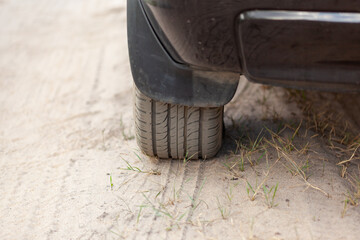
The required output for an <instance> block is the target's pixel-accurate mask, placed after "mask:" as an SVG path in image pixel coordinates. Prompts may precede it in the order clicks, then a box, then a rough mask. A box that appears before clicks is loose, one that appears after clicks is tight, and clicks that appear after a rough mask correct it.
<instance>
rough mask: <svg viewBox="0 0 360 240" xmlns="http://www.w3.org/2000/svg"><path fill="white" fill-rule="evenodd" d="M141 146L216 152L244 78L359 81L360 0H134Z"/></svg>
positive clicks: (323, 86) (312, 83) (200, 154)
mask: <svg viewBox="0 0 360 240" xmlns="http://www.w3.org/2000/svg"><path fill="white" fill-rule="evenodd" d="M127 8H128V9H127V14H128V46H129V55H130V63H131V68H132V74H133V78H134V82H135V86H136V87H135V125H136V137H137V142H138V144H139V146H140V148H141V150H142V151H143V152H144V153H146V154H148V155H150V156H157V157H159V158H185V157H187V158H193V159H197V158H209V157H212V156H214V155H215V154H216V153H217V152H218V151H219V149H220V147H221V143H222V133H223V106H224V105H225V104H226V103H228V102H229V101H230V100H231V98H232V97H233V95H234V93H235V91H236V88H237V85H238V81H239V77H240V75H241V74H243V75H245V76H246V77H247V79H248V80H250V81H253V82H258V83H263V84H271V85H280V86H286V87H294V88H300V89H304V88H306V89H315V90H331V91H333V90H336V91H359V90H360V1H357V0H355V1H354V0H341V1H338V0H301V1H299V0H128V1H127Z"/></svg>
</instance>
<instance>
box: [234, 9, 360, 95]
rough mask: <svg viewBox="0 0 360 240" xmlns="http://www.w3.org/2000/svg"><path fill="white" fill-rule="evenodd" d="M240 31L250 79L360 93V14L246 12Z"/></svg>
mask: <svg viewBox="0 0 360 240" xmlns="http://www.w3.org/2000/svg"><path fill="white" fill-rule="evenodd" d="M237 30H238V39H239V46H241V47H240V50H239V55H240V59H241V62H242V66H243V73H244V74H245V75H246V76H247V78H248V79H249V80H251V81H255V82H260V83H266V84H273V85H274V84H275V85H283V86H288V87H298V88H311V89H321V90H337V91H359V90H360V13H332V12H304V11H271V10H267V11H247V12H244V13H242V14H240V16H239V17H238V20H237Z"/></svg>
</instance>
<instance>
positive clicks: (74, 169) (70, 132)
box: [0, 0, 360, 240]
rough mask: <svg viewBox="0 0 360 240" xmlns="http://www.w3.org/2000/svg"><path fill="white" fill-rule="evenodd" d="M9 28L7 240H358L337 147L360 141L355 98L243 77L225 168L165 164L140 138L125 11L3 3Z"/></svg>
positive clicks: (70, 0) (112, 5) (74, 0)
mask: <svg viewBox="0 0 360 240" xmlns="http://www.w3.org/2000/svg"><path fill="white" fill-rule="evenodd" d="M0 22H1V28H0V171H1V174H0V239H4V240H5V239H359V235H360V227H359V223H360V208H359V207H358V206H355V205H356V203H357V202H356V201H358V197H359V195H357V194H359V193H360V192H357V191H359V188H360V186H358V188H357V185H356V184H359V181H358V180H359V176H360V174H359V171H360V170H359V157H358V152H357V148H355V150H354V148H351V146H352V147H353V146H355V145H351V143H353V142H351V141H350V140H349V139H350V137H348V138H349V139H346V142H347V145H346V144H345V141H342V142H341V141H340V144H332V142H331V141H329V136H330V137H331V136H334V137H333V139H335V138H336V136H338V135H337V134H338V132H345V133H348V132H349V136H350V134H353V135H354V136H356V135H357V134H358V133H359V132H360V130H359V126H360V111H359V110H360V107H359V106H360V97H359V95H346V94H329V93H316V92H305V93H298V92H291V91H288V90H286V89H283V88H275V87H271V88H269V87H263V86H261V85H257V84H252V83H249V82H247V80H246V79H244V78H242V79H241V81H240V85H239V89H238V91H237V94H236V96H235V98H234V99H233V101H232V102H231V103H230V104H228V105H227V106H226V109H225V126H226V136H225V139H224V147H223V148H222V150H221V152H220V153H219V154H218V156H217V157H216V158H213V159H210V160H205V161H204V160H202V161H178V160H160V161H159V160H156V159H150V158H148V157H146V156H144V155H142V154H141V153H140V152H139V149H138V147H137V145H136V142H135V140H134V131H133V120H132V78H131V73H130V67H129V62H128V55H127V42H126V41H127V39H126V6H125V1H121V0H119V1H115V0H107V1H100V0H87V1H80V0H63V1H55V0H37V1H34V0H31V1H30V0H29V1H19V0H18V1H10V0H0ZM299 94H300V95H299ZM301 94H302V95H301ZM304 94H306V96H305V97H304ZM299 96H300V97H299ZM310 105H311V107H312V108H311V109H312V110H313V111H315V113H314V112H311V113H309V111H308V109H307V108H306V106H310ZM305 113H306V114H305ZM318 113H321V114H323V115H322V116H320V117H319V118H318V117H316V116H317V115H316V114H318ZM311 114H313V115H311ZM325 115H326V116H325ZM324 116H325V118H326V119H337V122H336V124H334V126H335V128H334V127H332V128H328V127H327V126H326V123H327V122H326V121H325V120H324V123H323V127H321V124H320V123H319V121H321V120H319V119H324V118H321V117H324ZM329 121H330V120H329ZM334 121H335V120H334ZM321 123H322V122H321ZM298 126H299V128H298ZM323 128H324V129H323ZM338 128H339V129H338ZM270 129H272V130H271V131H274V132H277V133H278V134H279V136H276V135H275V138H273V137H274V134H270V132H271V131H270ZM297 129H298V130H297ZM331 129H334V130H333V132H332V131H331ZM279 130H280V131H279ZM334 131H335V132H336V133H335V132H334ZM329 132H330V133H329ZM294 133H296V134H294ZM271 135H272V136H271ZM345 135H346V134H345ZM256 139H258V141H257V142H259V144H257V143H256ZM279 139H285V140H286V139H287V140H289V139H291V144H290V145H291V146H294V147H295V148H296V150H294V149H293V148H292V147H291V149H290V148H289V146H290V145H286V144H285V145H286V146H285V147H284V144H283V145H281V141H280V140H279ZM260 140H261V141H260ZM335 140H336V139H335ZM254 142H255V143H254ZM337 142H338V143H339V141H337ZM236 143H239V144H243V145H244V146H242V147H241V148H237V144H236ZM275 143H276V144H275ZM272 144H273V145H272ZM345 145H346V146H345ZM276 146H280V149H278V148H276ZM349 146H350V147H349ZM351 150H354V151H351ZM352 153H354V155H353V157H352V158H351V155H352ZM241 159H244V164H242V161H241ZM344 160H345V161H346V160H350V161H349V162H347V163H346V165H344V164H342V165H338V163H339V162H340V161H344ZM297 167H298V168H297ZM127 169H130V170H127ZM276 185H278V188H277V192H276V195H275V197H274V198H272V196H273V192H274V188H273V190H272V193H271V194H268V199H269V201H267V200H266V196H267V194H266V192H267V191H270V190H264V186H266V189H271V188H272V187H275V186H276ZM249 186H251V188H253V190H254V192H256V194H254V192H253V191H252V190H251V188H250V187H249ZM253 195H255V196H254V199H252V196H253ZM272 199H274V201H273V203H271V201H272ZM347 199H348V200H349V199H350V200H354V201H353V202H351V201H350V200H349V201H346V200H347ZM345 202H347V204H345ZM351 203H353V204H351Z"/></svg>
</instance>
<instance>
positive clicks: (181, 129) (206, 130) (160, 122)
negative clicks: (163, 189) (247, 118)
mask: <svg viewBox="0 0 360 240" xmlns="http://www.w3.org/2000/svg"><path fill="white" fill-rule="evenodd" d="M223 110H224V107H204V108H202V107H188V106H181V105H175V104H168V103H163V102H159V101H155V100H153V99H151V98H149V97H147V96H145V95H144V94H142V93H141V92H140V91H139V90H138V89H137V88H136V87H135V103H134V118H135V129H136V130H135V131H136V140H137V143H138V145H139V147H140V149H141V150H142V151H143V152H144V153H145V154H147V155H149V156H155V157H159V158H173V159H184V158H187V159H198V158H203V159H206V158H210V157H213V156H215V155H216V153H217V152H218V151H219V149H220V148H221V144H222V133H223Z"/></svg>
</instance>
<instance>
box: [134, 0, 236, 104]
mask: <svg viewBox="0 0 360 240" xmlns="http://www.w3.org/2000/svg"><path fill="white" fill-rule="evenodd" d="M127 4H128V6H127V10H128V12H127V16H128V47H129V56H130V65H131V70H132V74H133V78H134V82H135V85H136V86H137V88H138V89H139V90H140V91H141V92H142V93H143V94H145V95H146V96H148V97H150V98H152V99H154V100H157V101H162V102H166V103H171V104H180V105H185V106H197V107H218V106H223V105H225V104H226V103H228V102H229V101H230V100H231V99H232V97H233V95H234V94H235V91H236V88H237V85H238V81H239V77H240V73H232V72H219V71H216V72H213V71H207V70H203V69H196V68H193V67H191V66H187V65H184V64H179V63H177V62H175V61H174V60H173V59H172V58H171V57H170V56H169V54H168V53H167V51H166V50H165V49H164V47H163V45H162V44H161V42H160V41H159V39H158V38H157V36H156V34H155V33H154V32H153V29H152V27H151V24H150V22H149V20H148V19H147V18H146V14H145V12H144V9H143V8H142V6H141V2H140V0H128V1H127Z"/></svg>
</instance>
